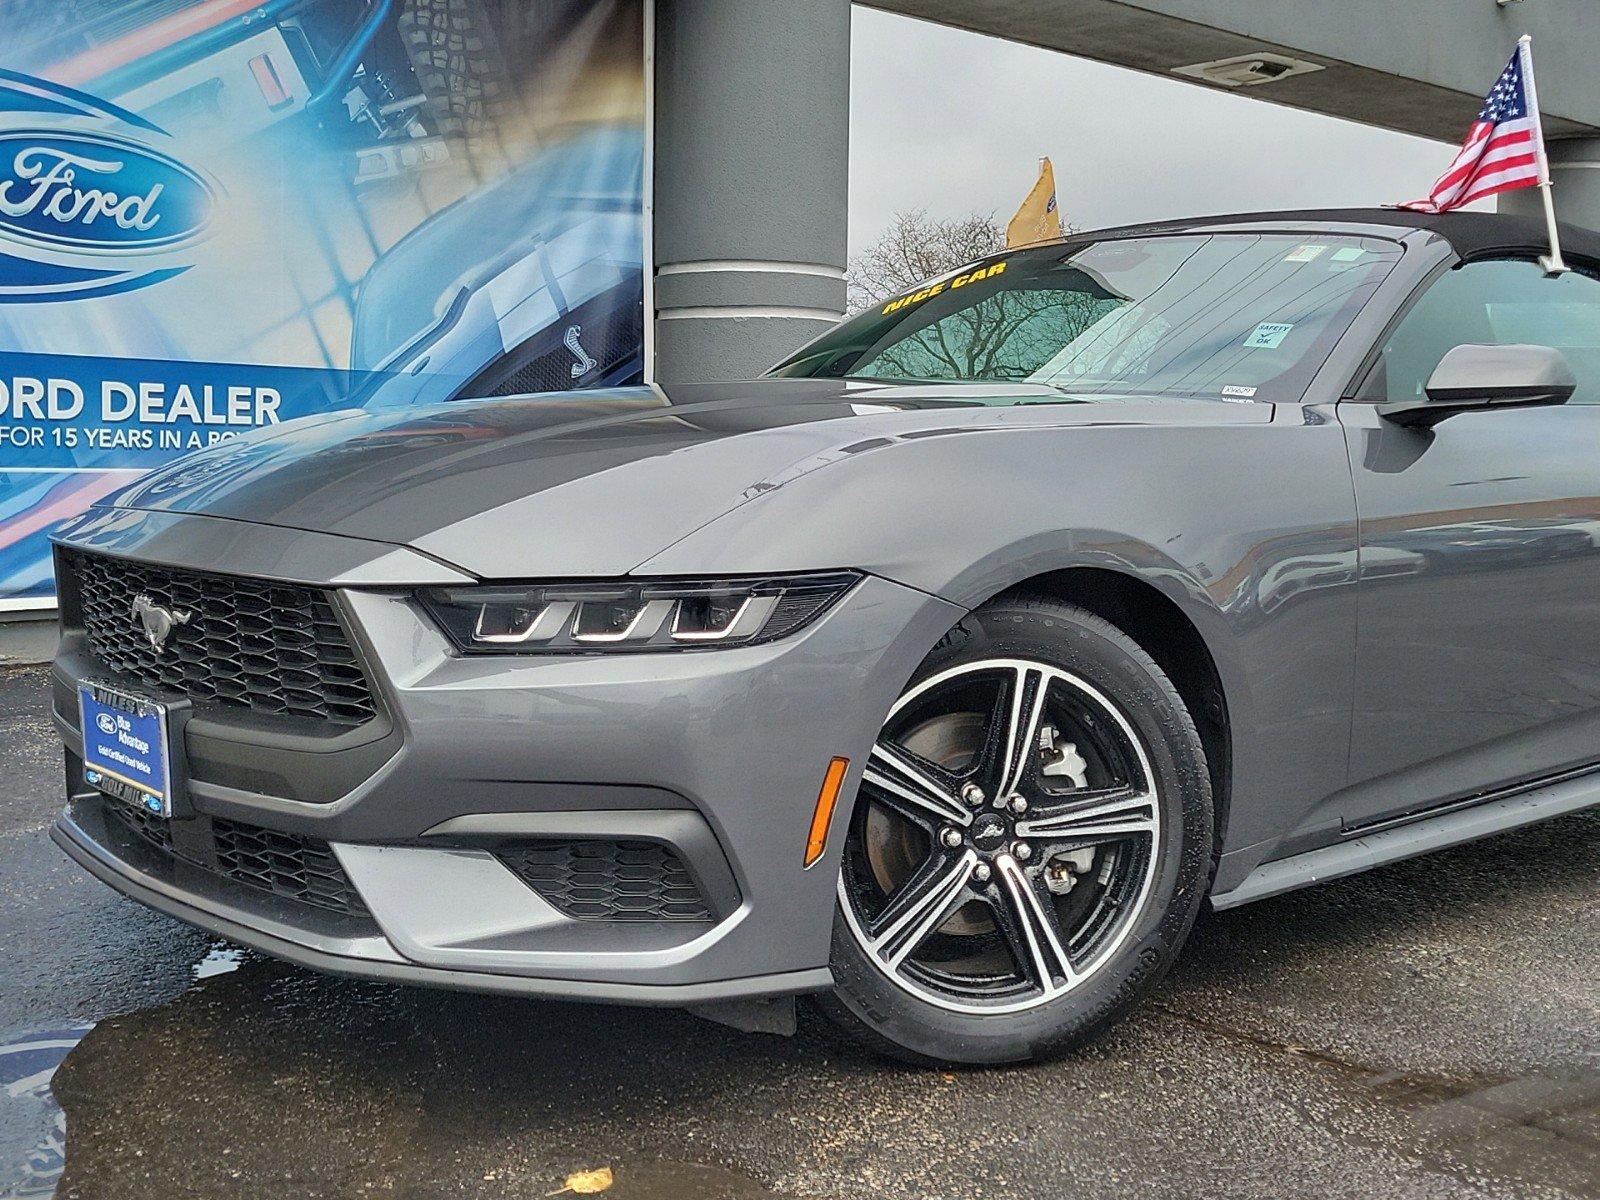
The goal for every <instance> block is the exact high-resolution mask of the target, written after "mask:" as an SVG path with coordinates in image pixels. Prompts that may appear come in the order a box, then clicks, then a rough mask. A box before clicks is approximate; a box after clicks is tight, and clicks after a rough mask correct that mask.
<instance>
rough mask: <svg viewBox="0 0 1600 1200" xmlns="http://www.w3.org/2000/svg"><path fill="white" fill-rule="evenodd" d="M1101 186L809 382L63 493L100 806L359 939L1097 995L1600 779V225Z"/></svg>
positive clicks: (302, 446)
mask: <svg viewBox="0 0 1600 1200" xmlns="http://www.w3.org/2000/svg"><path fill="white" fill-rule="evenodd" d="M1567 241H1568V246H1567V248H1568V252H1569V254H1570V257H1571V259H1572V261H1573V263H1574V264H1575V265H1576V266H1577V269H1576V270H1574V271H1572V272H1571V273H1569V274H1565V275H1560V276H1555V277H1551V276H1546V275H1545V274H1544V272H1543V271H1542V270H1541V269H1540V267H1539V266H1538V265H1536V262H1535V261H1534V260H1535V259H1536V257H1537V256H1538V254H1539V253H1541V252H1542V250H1543V246H1542V244H1541V243H1542V226H1540V225H1537V224H1529V223H1524V222H1523V221H1521V220H1519V219H1515V218H1512V217H1504V216H1494V215H1454V216H1446V217H1429V216H1417V215H1414V214H1409V213H1399V212H1391V211H1370V212H1369V211H1347V212H1307V213H1285V214H1268V215H1261V214H1257V215H1246V216H1234V217H1224V218H1210V219H1206V220H1201V221H1187V222H1178V223H1172V224H1163V225H1151V226H1142V227H1137V228H1128V229H1121V230H1114V231H1109V232H1102V233H1096V234H1085V235H1082V236H1075V237H1073V238H1071V239H1069V240H1068V241H1066V242H1065V243H1063V244H1057V245H1051V246H1045V247H1040V248H1036V249H1029V250H1023V251H1018V252H1014V253H1010V254H1006V255H1002V256H997V257H995V258H992V259H989V260H986V261H984V262H981V263H976V264H973V265H970V266H968V267H965V268H963V269H961V270H959V271H956V272H953V273H951V274H950V275H947V276H945V277H944V278H942V279H938V280H935V281H932V282H930V283H928V284H926V285H924V286H921V287H919V288H917V289H915V290H913V291H911V292H909V293H907V294H905V295H902V296H900V297H897V298H895V299H893V300H891V301H889V302H888V303H886V304H883V305H881V306H879V307H876V308H874V309H872V310H870V311H868V312H867V313H865V314H863V315H861V316H859V317H856V318H855V319H853V320H850V321H847V322H845V323H844V324H842V325H840V326H839V327H837V328H836V329H834V330H832V331H831V332H829V333H827V334H824V335H823V336H822V337H820V338H819V339H817V340H816V341H815V342H813V343H812V344H810V345H809V346H807V347H805V348H804V349H802V350H800V351H799V352H798V353H797V354H796V355H795V356H794V357H793V358H792V359H790V360H789V361H787V362H785V363H783V364H782V365H780V366H779V367H778V368H776V369H775V370H774V371H773V372H771V373H770V375H769V376H768V377H766V378H763V379H759V380H756V381H753V382H749V383H739V384H718V385H714V386H709V385H708V386H697V387H678V386H674V387H669V388H665V389H661V388H639V389H632V390H623V391H611V392H600V393H588V394H579V395H561V396H547V397H527V398H512V399H493V400H465V401H459V402H455V403H450V404H445V405H440V406H437V407H433V408H427V409H412V410H407V411H401V412H393V411H390V412H383V413H363V412H348V413H337V414H333V415H330V416H326V417H321V418H312V419H307V420H303V421H297V422H293V423H291V424H288V425H285V426H282V427H280V428H277V429H273V430H270V431H266V432H264V433H263V434H260V435H257V436H252V437H248V438H244V439H241V440H239V441H236V442H231V443H227V444H225V445H221V446H218V447H216V448H214V449H212V450H209V451H206V452H204V453H202V454H199V455H196V456H194V457H191V458H188V459H186V460H183V461H181V462H179V463H177V464H175V465H173V466H171V467H168V468H166V469H163V470H161V471H158V472H156V473H154V474H151V475H149V476H146V477H145V478H144V479H143V480H141V481H140V482H138V483H136V484H135V485H133V486H132V487H130V488H128V489H127V490H126V491H124V492H122V493H121V494H120V495H118V496H117V497H115V498H114V499H113V500H111V501H109V502H107V503H106V504H104V505H102V506H100V507H97V508H95V509H93V510H92V511H90V512H89V513H87V514H86V515H85V516H83V517H82V518H80V519H78V520H76V521H75V522H74V523H72V524H70V525H69V526H67V527H66V528H65V529H64V530H63V531H62V532H61V534H60V536H59V546H58V549H57V556H58V557H57V567H58V577H59V586H60V595H61V601H62V622H63V637H62V642H61V650H60V654H59V657H58V658H57V660H56V665H55V672H54V688H55V700H54V703H55V718H56V722H57V724H58V725H59V727H60V731H61V735H62V737H63V739H64V740H65V742H66V775H67V791H68V794H69V798H70V803H69V808H68V810H67V812H66V814H65V815H64V816H63V817H62V819H61V821H60V823H59V824H58V825H57V827H56V830H55V837H56V840H57V841H58V842H59V843H60V844H61V846H62V847H63V848H64V849H65V850H66V851H67V853H68V854H70V855H71V856H72V857H73V858H74V859H76V860H77V861H78V862H79V863H80V864H82V866H83V867H84V868H85V869H87V870H88V871H90V872H92V873H93V874H94V875H96V876H98V877H99V878H101V879H102V880H104V881H105V882H107V883H108V884H110V885H111V886H112V887H114V888H116V889H118V890H119V891H122V892H124V893H126V894H127V895H130V896H132V897H134V898H136V899H138V900H140V901H142V902H144V903H145V904H148V905H150V906H151V907H153V908H157V909H159V910H161V911H163V912H167V913H170V914H172V915H173V916H176V917H179V918H181V919H183V920H185V921H189V922H192V923H193V924H195V925H199V926H202V927H204V928H206V929H210V930H214V931H216V932H217V933H219V934H221V935H223V936H225V937H228V938H231V939H234V940H235V941H238V942H242V943H244V944H246V945H249V946H254V947H257V948H259V949H261V950H264V951H266V952H268V953H270V954H276V955H280V956H282V957H284V958H287V959H292V960H294V961H296V962H300V963H304V964H307V965H310V966H314V967H320V968H323V969H326V970H331V971H339V972H344V973H346V974H350V975H358V976H364V977H368V978H374V979H384V980H393V981H397V982H412V983H435V984H444V985H448V986H456V987H464V988H478V989H483V990H490V991H499V992H509V993H517V994H523V995H530V996H561V997H587V998H592V999H595V1000H606V1001H621V1002H635V1003H659V1004H677V1005H688V1006H693V1007H696V1008H699V1009H701V1010H703V1011H706V1012H707V1013H710V1014H715V1015H720V1016H721V1017H723V1019H729V1020H736V1021H740V1022H743V1023H745V1024H747V1025H759V1026H764V1027H769V1028H770V1027H777V1026H780V1025H782V1024H784V1023H786V1022H787V1021H788V1020H791V1019H792V1012H793V1007H794V1006H793V1003H792V1001H791V999H790V998H791V997H793V996H796V995H800V994H803V993H811V994H814V995H815V997H816V1003H817V1004H818V1005H819V1006H820V1007H821V1008H822V1009H823V1010H825V1011H826V1012H827V1013H829V1014H830V1015H832V1016H833V1017H835V1018H836V1019H837V1020H839V1021H840V1022H842V1023H843V1024H844V1025H846V1026H847V1027H849V1028H850V1029H852V1030H853V1031H855V1032H856V1033H857V1034H859V1035H860V1036H862V1037H863V1038H865V1039H866V1040H868V1041H869V1042H870V1043H872V1044H874V1045H876V1046H878V1047H880V1048H882V1049H884V1050H886V1051H888V1052H891V1053H895V1054H899V1055H901V1056H903V1057H908V1058H912V1059H914V1060H918V1061H934V1060H937V1061H958V1062H1005V1061H1013V1060H1020V1059H1027V1058H1030V1057H1035V1056H1040V1055H1044V1054H1048V1053H1050V1052H1052V1051H1056V1050H1059V1049H1061V1048H1062V1047H1065V1046H1068V1045H1071V1044H1073V1043H1076V1042H1079V1041H1081V1040H1083V1039H1084V1038H1087V1037H1089V1036H1091V1035H1093V1034H1094V1033H1096V1032H1097V1031H1099V1030H1101V1029H1104V1028H1105V1027H1106V1026H1107V1025H1108V1024H1109V1023H1110V1022H1112V1021H1114V1020H1116V1019H1117V1018H1118V1017H1119V1016H1121V1015H1122V1014H1124V1013H1126V1012H1127V1011H1128V1010H1129V1009H1130V1008H1131V1007H1132V1006H1133V1005H1135V1004H1136V1003H1138V1002H1139V1000H1140V999H1141V997H1143V996H1144V995H1146V994H1147V993H1148V992H1149V991H1150V989H1151V988H1152V987H1153V986H1154V985H1155V983H1156V982H1157V980H1158V979H1160V977H1161V975H1162V973H1163V972H1164V971H1165V970H1166V969H1167V967H1168V966H1169V965H1170V964H1171V962H1172V960H1173V958H1174V956H1175V955H1176V954H1177V953H1178V952H1179V949H1180V948H1181V947H1182V945H1183V942H1184V938H1185V935H1186V934H1187V932H1188V930H1189V927H1190V924H1191V922H1192V921H1193V920H1194V918H1195V914H1196V912H1197V911H1198V910H1199V908H1200V907H1201V905H1202V904H1204V903H1206V902H1207V900H1208V899H1209V902H1210V904H1211V905H1213V906H1214V907H1217V908H1227V907H1230V906H1233V905H1238V904H1243V903H1245V902H1247V901H1252V900H1259V899H1261V898H1263V897H1268V896H1273V895H1276V894H1278V893H1281V892H1285V891H1288V890H1290V889H1292V888H1297V887H1301V886H1303V885H1306V884H1309V883H1313V882H1316V881H1318V880H1323V879H1329V878H1335V877H1338V876H1341V875H1346V874H1349V873H1351V872H1354V871H1359V870H1362V869H1364V868H1367V867H1371V866H1374V865H1376V864H1379V863H1384V862H1388V861H1391V860H1394V859H1399V858H1404V857H1406V856H1408V855H1414V854H1418V853H1421V852H1423V851H1426V850H1431V849H1434V848H1437V847H1441V846H1446V845H1450V844H1452V843H1456V842H1461V841H1465V840H1468V839H1471V838H1475V837H1480V836H1482V835H1485V834H1489V833H1493V832H1496V831H1499V830H1503V829H1508V828H1511V827H1514V826H1517V825H1521V824H1524V823H1526V822H1530V821H1534V820H1538V819H1540V818H1544V817H1549V816H1553V815H1556V814H1559V813H1564V812H1569V811H1572V810H1574V809H1578V808H1582V807H1585V806H1588V805H1592V804H1595V803H1597V802H1600V774H1597V773H1596V772H1597V763H1600V749H1597V748H1600V601H1597V597H1600V275H1597V274H1596V272H1597V271H1600V236H1597V235H1595V234H1592V233H1587V232H1584V231H1581V230H1576V229H1574V230H1570V231H1568V233H1567Z"/></svg>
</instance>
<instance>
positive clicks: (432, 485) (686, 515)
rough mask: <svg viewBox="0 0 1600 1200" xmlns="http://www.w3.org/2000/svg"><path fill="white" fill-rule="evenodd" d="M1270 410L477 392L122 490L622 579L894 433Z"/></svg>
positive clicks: (742, 388) (920, 389) (537, 572)
mask: <svg viewBox="0 0 1600 1200" xmlns="http://www.w3.org/2000/svg"><path fill="white" fill-rule="evenodd" d="M1270 413H1271V409H1270V406H1267V405H1251V404H1246V405H1235V404H1222V403H1214V402H1206V401H1181V400H1180V401H1173V400H1171V399H1170V398H1162V399H1161V400H1160V401H1159V402H1157V401H1154V400H1152V399H1148V398H1147V399H1141V398H1138V397H1063V396H1061V395H1060V394H1059V393H1057V392H1054V391H1048V390H1047V391H1040V390H1038V389H1035V388H1029V387H1026V386H1022V387H1019V386H1013V385H919V386H915V387H912V386H904V385H899V386H894V385H876V384H867V383H860V382H855V381H841V380H807V379H790V380H782V379H772V380H759V381H754V382H745V383H737V384H715V385H695V386H673V387H670V388H665V389H664V388H660V387H638V388H628V389H619V390H614V391H605V392H585V393H566V394H560V395H547V396H532V397H514V398H507V399H490V400H467V401H456V402H453V403H450V404H445V405H438V406H433V407H428V408H410V409H400V410H381V411H372V412H367V411H359V410H350V411H344V412H336V413H330V414H326V415H323V416H317V417H308V418H304V419H301V420H298V421H292V422H288V423H286V424H284V425H281V426H277V427H273V428H270V429H266V430H261V431H258V432H257V433H254V434H250V435H247V436H245V437H241V438H238V439H235V440H233V441H230V442H226V443H223V444H221V445H218V446H216V447H213V448H212V449H210V450H206V451H203V452H201V453H199V454H196V455H192V456H189V457H187V458H185V459H182V460H180V461H179V462H176V463H174V464H172V465H171V466H168V467H164V468H161V469H159V470H157V471H155V472H152V473H151V474H149V475H147V476H145V477H143V478H142V479H141V480H140V481H139V482H138V483H136V484H134V485H132V486H131V487H129V488H126V489H124V490H123V491H122V492H120V493H117V494H116V495H115V496H113V497H112V498H111V499H110V500H108V501H107V502H106V504H107V505H109V506H113V507H121V508H132V509H144V510H154V511H162V512H174V513H195V514H204V515H207V516H213V517H221V518H225V519H230V520H238V521H248V522H254V523H257V524H266V525H275V526H281V527H285V528H290V529H303V530H312V531H316V532H320V533H331V534H335V535H340V536H346V537H356V538H362V539H366V540H368V541H377V542H388V543H392V544H396V545H405V546H410V547H412V548H414V549H417V550H420V551H422V552H423V553H426V554H429V555H431V556H433V557H435V558H437V559H440V560H443V561H445V562H447V563H450V564H452V565H455V566H457V567H460V568H462V569H463V570H466V571H468V572H470V573H472V574H474V575H477V576H479V577H480V578H501V579H514V578H554V577H576V576H594V575H622V574H626V573H627V572H629V571H631V570H633V569H634V568H635V567H637V566H638V565H640V564H641V563H643V562H645V561H646V560H647V559H649V558H651V557H652V556H653V555H655V554H657V553H658V552H660V551H661V550H663V549H664V548H666V547H667V546H669V545H671V544H672V543H674V542H676V541H678V540H679V539H681V538H683V537H685V536H687V535H688V534H690V533H692V532H693V531H695V530H696V529H699V528H701V527H702V526H704V525H706V524H707V523H709V522H711V521H713V520H715V519H717V518H718V517H720V516H722V515H724V514H726V513H728V512H730V511H732V510H734V509H735V508H737V507H739V506H740V505H741V504H744V503H747V502H748V501H750V500H751V499H753V498H755V497H758V496H760V495H762V494H763V493H764V492H767V491H770V490H772V489H774V488H778V487H781V486H783V485H784V483H785V482H787V481H789V480H791V479H794V478H797V477H799V476H801V475H805V474H809V473H810V472H812V471H816V470H821V469H825V468H826V467H827V466H828V465H829V464H830V463H832V462H837V461H840V460H842V459H844V458H848V457H851V456H853V455H856V454H860V453H866V452H869V451H873V450H879V449H884V448H887V447H890V446H892V445H893V444H894V443H895V442H896V441H900V440H905V439H915V438H923V437H930V436H938V435H944V434H956V433H971V432H977V431H983V430H995V429H1005V428H1008V427H1019V428H1027V427H1029V426H1037V425H1040V424H1049V425H1062V424H1085V425H1087V424H1104V423H1115V424H1138V425H1147V424H1151V423H1192V422H1195V421H1199V422H1203V423H1213V422H1217V421H1223V422H1229V421H1264V420H1267V419H1270Z"/></svg>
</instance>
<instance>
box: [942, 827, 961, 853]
mask: <svg viewBox="0 0 1600 1200" xmlns="http://www.w3.org/2000/svg"><path fill="white" fill-rule="evenodd" d="M939 840H940V841H941V842H943V843H944V844H945V845H946V846H949V847H950V849H952V850H954V849H955V848H956V847H957V846H959V845H961V841H962V838H961V830H959V829H957V828H955V826H953V825H952V826H951V827H950V828H948V829H946V830H945V831H944V832H943V833H941V834H940V835H939Z"/></svg>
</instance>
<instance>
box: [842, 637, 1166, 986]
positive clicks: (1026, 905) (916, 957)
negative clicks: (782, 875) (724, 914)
mask: <svg viewBox="0 0 1600 1200" xmlns="http://www.w3.org/2000/svg"><path fill="white" fill-rule="evenodd" d="M862 793H863V798H864V799H865V800H866V801H867V803H865V804H859V805H858V806H857V808H856V816H855V820H856V829H855V830H854V831H853V832H854V833H855V834H856V836H854V837H852V838H851V841H850V848H851V853H850V854H849V855H848V856H847V858H846V861H845V864H844V869H843V870H842V871H841V872H840V875H839V899H840V906H841V912H842V913H843V914H844V918H845V921H846V923H847V924H848V925H849V927H850V930H851V932H852V933H854V934H855V936H856V937H857V939H858V940H859V941H860V943H861V946H862V948H863V949H864V950H865V951H866V952H867V953H868V954H869V955H871V956H872V958H873V960H874V961H875V962H876V963H877V964H878V965H879V966H880V968H881V969H882V970H883V971H884V972H885V974H887V975H888V976H889V977H890V978H891V979H892V980H893V981H894V982H895V983H896V984H898V985H899V986H901V987H903V988H905V989H906V990H907V991H909V992H912V993H913V994H914V995H917V996H920V997H922V998H923V999H924V1000H927V1001H928V1002H929V1003H932V1004H938V1005H941V1006H943V1007H945V1008H949V1009H952V1010H955V1011H962V1012H975V1013H984V1012H1011V1011H1016V1010H1019V1009H1025V1008H1032V1007H1036V1006H1038V1005H1041V1004H1048V1003H1049V1002H1050V1001H1052V1000H1054V999H1056V997H1058V996H1061V995H1063V994H1064V993H1066V992H1069V991H1071V990H1072V989H1073V988H1074V987H1077V986H1078V985H1079V984H1080V983H1081V982H1082V981H1083V979H1084V978H1085V977H1087V976H1088V975H1091V974H1093V972H1094V970H1095V968H1096V967H1097V966H1098V965H1099V963H1100V962H1102V961H1103V960H1104V959H1105V958H1106V957H1107V956H1108V955H1110V954H1111V953H1112V952H1113V951H1114V950H1115V949H1116V947H1117V945H1118V944H1119V943H1120V941H1121V939H1122V938H1123V937H1124V936H1126V934H1127V932H1128V930H1129V929H1130V928H1131V927H1132V918H1133V917H1134V916H1135V915H1136V914H1137V913H1138V910H1139V908H1140V907H1141V906H1142V905H1143V904H1144V903H1145V902H1146V900H1147V899H1148V897H1149V893H1150V879H1151V873H1152V868H1153V865H1154V862H1153V855H1152V854H1151V846H1152V844H1153V839H1154V838H1155V836H1156V835H1157V833H1158V831H1159V828H1160V821H1161V817H1160V805H1159V803H1158V802H1157V796H1156V794H1155V791H1154V785H1153V782H1152V773H1151V770H1150V766H1149V759H1148V757H1147V755H1146V754H1145V751H1144V748H1143V747H1142V746H1141V745H1140V743H1139V738H1138V735H1137V734H1136V733H1135V732H1134V730H1133V727H1132V726H1131V725H1130V724H1129V723H1128V721H1127V718H1126V717H1124V716H1123V715H1122V714H1121V713H1120V712H1118V711H1117V709H1116V707H1115V706H1114V705H1113V704H1112V703H1111V702H1110V701H1109V700H1108V699H1107V698H1106V697H1105V696H1103V695H1102V694H1101V693H1100V692H1099V691H1098V690H1096V689H1095V688H1094V687H1092V686H1090V685H1089V684H1088V683H1086V682H1085V681H1084V680H1083V679H1081V678H1079V677H1078V676H1076V675H1073V674H1071V673H1070V672H1067V671H1064V670H1062V669H1060V668H1059V667H1055V666H1053V665H1051V664H1049V663H1043V662H1037V661H1030V660H1027V659H984V660H980V661H978V662H973V663H966V664H963V665H961V666H957V667H953V668H951V669H949V670H947V671H942V672H940V673H939V674H937V675H935V676H933V677H931V678H929V679H925V680H923V681H922V682H921V683H919V684H918V685H917V686H916V687H914V688H912V689H911V690H910V691H908V692H907V693H906V694H905V695H904V696H903V697H902V698H901V699H900V701H899V703H898V704H897V705H896V706H895V709H894V712H893V713H892V714H891V716H890V719H889V722H888V724H887V725H886V726H885V728H884V732H883V736H882V737H880V738H879V740H878V742H877V744H876V745H875V746H874V747H873V749H872V758H871V761H870V762H869V763H868V764H867V767H866V772H865V775H864V777H863V780H862Z"/></svg>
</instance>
